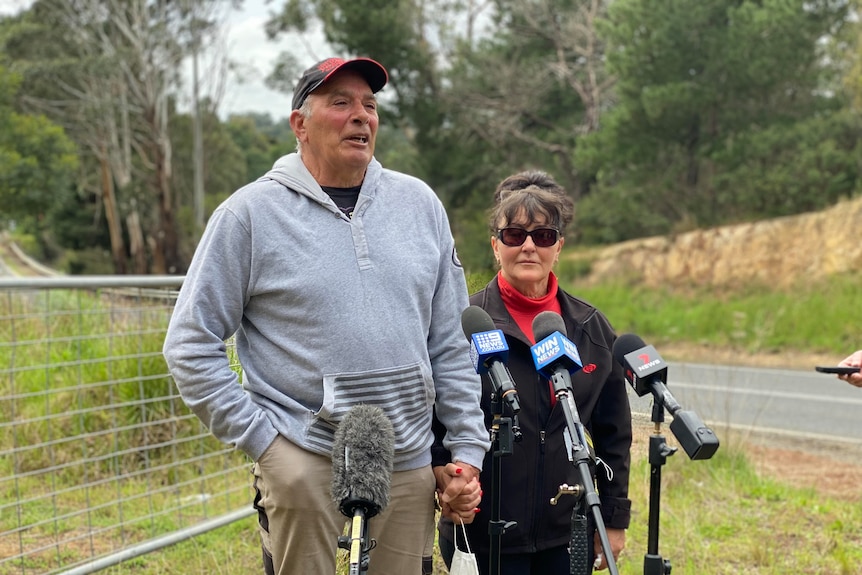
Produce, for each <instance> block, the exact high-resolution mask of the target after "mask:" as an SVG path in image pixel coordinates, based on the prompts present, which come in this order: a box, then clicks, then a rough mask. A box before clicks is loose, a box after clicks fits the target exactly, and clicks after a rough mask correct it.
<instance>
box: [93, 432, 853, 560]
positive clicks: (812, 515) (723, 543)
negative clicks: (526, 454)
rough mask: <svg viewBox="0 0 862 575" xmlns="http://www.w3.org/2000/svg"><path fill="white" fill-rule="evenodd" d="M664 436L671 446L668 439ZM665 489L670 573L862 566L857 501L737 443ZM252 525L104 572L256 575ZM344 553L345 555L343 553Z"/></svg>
mask: <svg viewBox="0 0 862 575" xmlns="http://www.w3.org/2000/svg"><path fill="white" fill-rule="evenodd" d="M643 425H644V426H645V425H647V424H646V423H644V424H643ZM650 425H651V424H650ZM641 431H644V430H643V429H641ZM647 431H648V430H647ZM645 433H646V432H645ZM666 440H667V441H668V443H673V439H672V437H671V436H670V434H667V436H666ZM632 456H633V465H632V476H631V497H632V500H633V518H632V525H631V528H630V529H629V532H628V538H627V546H626V550H625V551H624V552H623V556H622V557H621V559H620V561H619V562H618V565H617V566H618V567H619V571H620V574H621V575H635V574H640V573H643V558H644V554H645V553H646V551H647V538H648V531H649V530H648V523H649V522H648V505H649V487H650V473H651V467H650V465H649V462H648V460H647V445H646V442H645V441H642V442H640V444H639V445H636V446H635V448H634V449H633V452H632ZM661 487H662V499H661V506H660V509H661V518H660V519H661V521H660V537H659V554H660V555H662V557H663V558H664V559H667V560H669V561H670V562H671V565H672V568H673V571H672V572H673V573H682V574H695V575H730V574H739V573H744V574H750V575H787V574H788V573H797V574H808V575H826V574H829V575H852V574H857V573H858V566H859V565H862V505H860V504H859V502H855V503H852V502H848V501H846V500H842V499H835V498H829V497H821V496H819V495H818V494H817V493H815V492H814V491H812V490H811V489H800V488H795V487H794V486H792V485H787V484H784V483H781V482H780V481H778V480H776V479H772V478H769V477H764V476H761V475H759V474H758V473H757V472H756V471H755V469H754V467H753V466H752V464H751V463H750V461H749V460H748V458H747V457H746V453H745V446H744V444H742V443H741V442H733V441H731V442H729V443H727V444H725V445H722V448H721V449H720V450H719V451H718V452H717V453H716V454H715V456H713V458H712V459H710V460H706V461H690V460H687V459H686V458H685V455H684V454H683V453H682V452H681V451H680V452H679V453H678V454H677V455H675V456H673V457H670V458H668V460H667V463H666V464H665V465H664V466H662V482H661ZM254 521H255V519H254V518H249V519H247V520H244V521H242V522H239V523H235V524H233V525H230V526H228V527H224V528H222V529H219V530H216V531H213V532H210V533H208V534H206V535H204V536H202V537H198V538H195V539H193V540H189V541H186V542H183V543H181V544H178V545H176V546H173V547H171V548H168V549H165V550H163V551H159V552H156V553H152V554H149V555H146V556H144V557H140V558H138V559H136V560H135V561H133V562H129V563H125V564H122V565H119V566H116V567H112V568H110V569H108V570H107V571H105V572H106V573H108V574H114V575H121V574H122V575H131V574H136V575H140V574H164V575H169V574H176V575H181V574H182V575H185V574H187V573H213V574H224V575H238V574H240V573H243V574H244V573H252V572H260V569H261V568H260V557H259V554H260V549H259V543H258V538H257V532H256V528H255V526H254ZM340 553H341V555H340V556H341V558H342V559H343V558H344V553H345V552H344V551H341V552H340ZM437 565H438V569H437V570H436V571H435V572H436V573H441V574H442V573H445V569H444V568H443V567H442V566H441V565H442V563H441V562H440V561H439V558H438V561H437ZM344 572H345V571H344V570H343V569H341V570H340V571H339V573H344Z"/></svg>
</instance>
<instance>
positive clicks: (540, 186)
mask: <svg viewBox="0 0 862 575" xmlns="http://www.w3.org/2000/svg"><path fill="white" fill-rule="evenodd" d="M574 213H575V206H574V202H572V199H571V198H570V197H569V195H568V194H567V193H566V190H565V188H563V187H562V186H561V185H560V184H558V183H557V181H556V180H554V178H553V177H551V176H550V175H549V174H547V173H546V172H542V171H539V170H526V171H523V172H518V173H517V174H512V175H511V176H509V177H507V178H506V179H504V180H503V181H502V182H500V183H499V184H498V185H497V189H496V190H495V191H494V207H493V208H492V209H491V212H490V217H489V221H488V223H489V225H490V227H491V231H492V232H495V233H496V231H497V229H498V228H499V227H500V225H502V223H503V222H505V223H506V224H508V223H510V222H511V221H512V220H513V219H514V218H517V217H518V216H519V215H521V214H524V215H525V216H526V217H527V220H528V221H530V222H534V221H536V220H537V219H538V218H539V216H544V219H545V223H546V224H547V225H549V226H551V227H553V228H556V229H557V230H559V231H560V234H562V235H564V234H565V231H566V226H568V225H569V224H570V223H571V222H572V218H573V217H574Z"/></svg>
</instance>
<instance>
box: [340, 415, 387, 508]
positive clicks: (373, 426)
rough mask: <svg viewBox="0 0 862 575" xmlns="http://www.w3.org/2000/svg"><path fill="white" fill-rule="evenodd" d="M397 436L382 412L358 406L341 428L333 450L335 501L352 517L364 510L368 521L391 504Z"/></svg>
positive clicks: (346, 417)
mask: <svg viewBox="0 0 862 575" xmlns="http://www.w3.org/2000/svg"><path fill="white" fill-rule="evenodd" d="M394 451H395V432H394V431H393V428H392V422H391V421H390V420H389V418H388V417H387V416H386V414H385V413H384V412H383V410H382V409H380V408H379V407H376V406H373V405H364V404H362V405H356V406H354V407H352V408H351V409H350V411H348V412H347V415H345V416H344V419H343V420H342V421H341V423H340V424H339V425H338V429H337V430H336V432H335V439H334V442H333V446H332V500H333V501H334V502H335V503H336V504H338V505H339V507H340V508H341V512H342V513H344V514H345V515H352V512H353V509H354V508H356V507H361V508H362V509H363V510H364V511H365V513H366V515H367V516H368V517H371V516H373V515H376V514H377V513H378V512H379V511H381V510H382V509H383V508H385V507H386V505H387V504H388V503H389V487H390V484H391V482H392V461H393V459H394Z"/></svg>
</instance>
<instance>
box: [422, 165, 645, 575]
mask: <svg viewBox="0 0 862 575" xmlns="http://www.w3.org/2000/svg"><path fill="white" fill-rule="evenodd" d="M494 200H495V202H494V207H493V209H492V210H491V215H490V222H489V223H490V227H491V232H492V235H491V249H492V250H493V252H494V257H495V258H496V261H497V264H498V265H499V272H498V273H497V275H496V276H495V277H494V279H492V280H491V281H490V283H488V285H487V286H485V288H484V289H482V290H481V291H479V292H478V293H476V294H473V295H472V296H471V298H470V303H471V304H472V305H476V306H479V307H481V308H482V309H484V310H485V311H486V312H487V313H488V314H489V315H490V317H491V318H492V319H493V321H494V324H495V326H496V328H497V329H500V330H502V331H503V333H504V335H505V337H506V342H507V344H508V347H509V355H508V362H507V365H508V368H509V371H510V372H511V374H512V378H513V381H514V383H515V387H516V388H517V392H518V398H519V403H520V412H519V415H518V423H519V426H520V434H521V438H520V440H519V441H516V442H515V443H514V444H513V449H512V453H511V454H510V455H507V456H505V457H501V458H500V461H499V465H500V469H501V473H500V475H501V489H500V493H499V494H497V495H498V497H499V500H500V518H501V519H502V520H505V521H515V522H517V525H516V526H515V527H514V528H511V529H508V530H506V531H505V532H504V533H503V534H502V535H501V536H500V553H501V557H500V562H499V563H500V567H501V573H503V574H505V575H568V574H569V573H570V572H571V571H570V569H571V567H570V557H569V550H568V547H569V542H570V538H571V520H572V511H573V509H574V505H575V502H576V498H575V497H573V496H563V497H561V498H560V499H559V503H558V504H557V505H555V506H552V505H551V504H550V500H551V498H553V497H554V496H556V495H557V494H558V491H559V488H560V486H561V485H562V484H564V483H565V484H568V485H575V484H578V483H580V480H579V474H578V470H577V469H576V467H575V465H574V464H573V463H572V462H571V460H570V455H571V446H569V447H567V444H566V439H565V438H564V432H565V430H566V429H567V421H566V417H565V414H564V412H563V409H562V407H561V405H558V403H557V401H556V399H557V398H556V396H555V394H554V389H553V386H552V385H551V384H550V382H549V381H548V379H547V378H545V377H543V376H541V375H539V374H538V373H537V372H536V369H535V367H534V364H533V359H532V354H531V352H530V347H531V346H532V345H534V344H535V343H536V340H535V337H534V334H533V330H532V323H533V319H534V318H535V317H536V315H538V314H539V313H541V312H544V311H552V312H556V313H558V314H560V315H561V316H562V317H563V319H564V322H565V326H566V332H567V333H566V334H564V335H566V336H567V337H568V338H569V339H570V340H571V341H572V342H573V343H574V344H575V345H576V346H577V348H578V351H579V353H580V357H581V360H582V362H583V366H584V367H583V369H581V370H579V371H577V372H576V373H574V374H572V393H573V398H574V400H575V404H576V406H577V409H578V415H579V417H580V420H581V423H582V424H583V425H584V427H585V429H586V431H587V433H588V434H589V435H590V436H591V438H592V443H593V447H594V450H595V456H596V461H597V466H596V467H597V469H598V471H597V473H596V492H597V493H598V495H599V499H600V503H601V512H602V518H603V523H604V524H605V527H606V529H607V533H608V539H609V541H610V543H611V546H612V549H613V553H614V556H615V557H617V556H618V554H619V552H620V551H621V550H622V549H623V547H624V546H625V530H626V529H627V528H628V525H629V518H630V510H631V501H630V500H629V499H628V482H629V465H630V455H629V451H630V447H631V411H630V408H629V402H628V395H627V389H626V384H625V379H624V376H623V371H622V367H621V366H620V365H619V364H618V363H617V362H615V361H614V359H613V356H612V353H611V350H612V348H613V343H614V340H615V339H616V334H615V333H614V330H613V328H612V327H611V324H610V322H609V321H608V319H607V318H606V317H605V316H604V314H602V313H601V312H600V311H599V310H597V309H596V308H595V307H593V306H591V305H590V304H588V303H587V302H585V301H583V300H581V299H578V298H576V297H574V296H572V295H570V294H568V293H566V292H565V291H564V290H563V289H561V288H560V287H559V286H558V284H557V278H556V276H555V275H554V273H553V268H554V265H555V264H556V263H557V261H558V259H559V256H560V252H561V249H562V247H563V243H564V241H565V240H564V234H565V230H566V227H567V226H568V225H569V224H570V223H571V220H572V218H573V213H574V206H573V204H572V201H571V199H570V198H569V197H568V195H567V194H566V193H565V190H564V189H563V188H562V187H561V186H560V185H559V184H557V182H556V181H554V179H553V178H551V177H550V176H549V175H548V174H546V173H544V172H536V171H529V172H520V173H518V174H514V175H512V176H510V177H508V178H506V179H505V180H503V181H502V182H501V183H500V184H499V185H498V187H497V190H496V191H495V194H494ZM482 385H483V393H482V398H483V399H482V408H483V410H484V412H485V423H486V425H487V426H488V427H489V428H490V426H491V425H492V420H493V413H492V406H491V400H490V397H491V395H492V391H493V389H494V388H493V387H492V383H491V381H490V380H489V379H488V378H487V376H483V378H482ZM433 454H434V463H433V465H434V466H435V467H434V469H435V475H436V477H437V480H438V489H439V488H443V487H445V484H446V481H447V476H446V475H445V474H444V473H442V469H443V468H442V467H441V466H442V465H443V464H445V463H446V462H448V454H447V453H446V451H445V449H443V448H442V445H441V444H440V442H439V440H438V442H437V445H435V448H434V450H433ZM493 457H494V454H493V452H488V454H487V455H486V458H485V462H484V465H483V471H482V473H481V476H480V481H481V485H482V488H483V490H484V491H483V494H482V495H483V498H482V503H481V504H480V506H479V509H478V510H477V511H476V513H475V514H474V517H472V519H473V520H472V522H470V523H469V524H467V525H466V533H467V537H468V540H469V544H470V548H471V550H472V551H474V552H475V553H476V558H477V562H478V565H479V571H480V573H483V574H484V573H488V567H489V563H490V560H489V555H490V537H489V530H488V527H489V525H488V524H489V520H490V519H491V507H492V505H491V501H490V500H489V497H490V496H491V495H492V494H490V493H489V492H488V491H489V487H490V486H491V475H490V474H491V470H492V459H491V458H493ZM449 511H450V510H449V509H447V506H446V505H445V504H444V509H443V515H442V518H441V520H440V523H439V524H438V532H439V537H438V541H439V546H440V550H441V554H442V555H443V558H444V560H445V561H446V563H447V565H449V564H450V562H451V559H452V556H453V554H454V552H455V534H454V523H453V521H452V519H451V518H452V517H454V516H453V515H452V514H451V513H449ZM590 519H591V518H590ZM459 529H460V524H459ZM589 529H590V531H591V533H592V535H591V537H592V540H593V541H594V545H593V546H591V547H592V548H591V549H590V551H591V556H590V558H589V560H590V562H591V563H592V562H593V561H595V565H596V566H597V568H598V569H605V568H606V567H607V561H606V560H605V558H604V556H603V553H604V551H603V549H602V546H601V544H600V542H599V538H598V537H597V536H596V535H595V525H592V520H590V527H589ZM458 539H459V541H462V537H461V536H460V534H459V536H458ZM459 548H460V549H463V543H460V542H459ZM493 575H496V574H493Z"/></svg>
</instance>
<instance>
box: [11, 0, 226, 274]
mask: <svg viewBox="0 0 862 575" xmlns="http://www.w3.org/2000/svg"><path fill="white" fill-rule="evenodd" d="M218 4H219V2H218V0H177V1H171V0H37V1H36V2H35V3H34V4H33V6H32V7H31V8H30V10H28V11H27V12H25V13H24V14H22V15H21V16H20V23H19V25H18V28H17V33H16V34H14V35H12V36H10V38H9V39H8V41H7V42H6V45H5V50H6V52H7V53H8V54H9V55H10V56H11V58H12V61H13V62H14V65H15V66H16V67H17V68H18V69H20V70H21V71H22V73H23V74H24V77H25V83H24V86H23V88H22V92H23V94H24V97H23V102H24V104H25V105H26V106H27V107H28V109H32V110H38V111H41V112H43V113H45V114H47V115H48V116H49V117H51V118H52V119H55V121H57V122H58V123H61V124H62V125H63V126H64V127H66V129H67V131H68V133H69V134H70V136H71V137H72V138H73V139H74V140H75V141H76V142H77V143H78V145H79V147H80V149H81V150H82V152H83V153H85V154H86V155H88V156H89V157H90V158H92V159H94V161H95V162H96V163H97V164H98V166H99V172H100V174H101V177H100V178H99V184H98V185H99V190H100V194H99V197H100V198H101V200H102V202H103V204H104V212H105V216H106V221H107V224H108V227H109V229H110V236H111V245H112V253H113V258H114V265H115V269H116V271H118V272H120V273H122V272H124V271H125V270H126V265H125V261H126V257H127V256H126V254H127V251H128V252H130V255H131V258H132V262H133V270H134V271H135V272H136V273H146V272H148V271H152V272H155V273H179V272H182V271H184V268H185V261H186V260H185V259H184V258H183V257H182V256H181V253H180V247H179V234H178V230H177V225H178V224H177V221H176V208H177V199H176V194H175V192H174V190H173V189H172V188H171V185H170V182H171V174H172V171H173V169H174V165H173V161H172V148H171V138H170V118H171V116H172V114H173V113H174V109H175V102H176V98H177V93H178V90H179V89H180V86H181V84H182V75H181V64H182V62H183V60H184V59H185V58H186V57H187V56H188V55H189V54H190V53H191V52H192V51H194V50H196V49H198V47H199V46H200V38H201V36H202V35H204V34H207V33H212V32H213V31H214V30H215V28H216V26H215V25H214V24H213V23H212V22H211V21H209V20H207V19H206V18H205V16H206V14H208V12H207V11H206V10H205V8H206V7H207V6H215V5H218ZM190 31H193V32H194V33H193V34H192V33H191V32H190ZM81 181H82V182H83V183H85V184H86V183H88V182H91V181H92V180H91V179H90V178H87V177H83V178H82V179H81ZM124 224H125V231H126V234H123V229H124ZM124 236H127V237H128V238H129V242H130V246H129V248H128V250H127V248H126V246H125V243H124V241H125V240H124Z"/></svg>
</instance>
